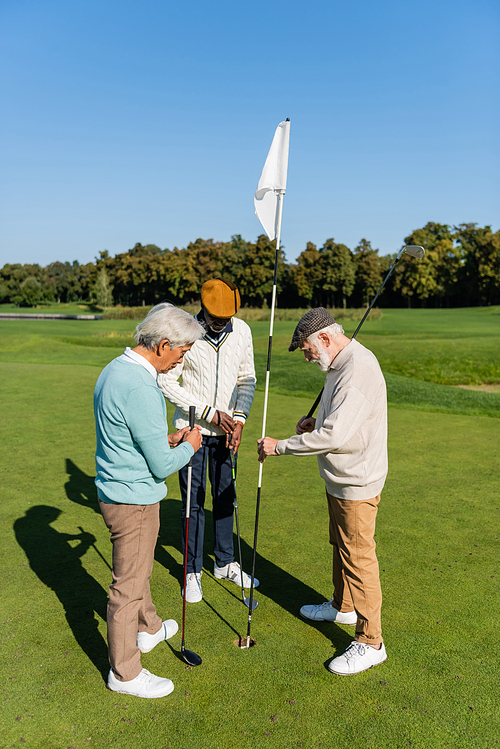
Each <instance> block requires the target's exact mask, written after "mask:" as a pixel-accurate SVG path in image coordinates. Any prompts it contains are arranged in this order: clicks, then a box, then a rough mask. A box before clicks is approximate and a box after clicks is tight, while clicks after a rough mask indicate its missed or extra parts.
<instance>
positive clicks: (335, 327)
mask: <svg viewBox="0 0 500 749" xmlns="http://www.w3.org/2000/svg"><path fill="white" fill-rule="evenodd" d="M343 332H344V328H343V327H342V325H340V324H339V323H338V322H335V323H333V324H332V325H328V326H327V327H326V328H321V330H318V331H316V333H311V335H310V336H309V338H308V339H307V340H308V342H309V343H310V344H311V345H312V346H315V345H316V343H317V341H318V336H319V334H320V333H329V335H331V337H332V338H336V337H337V336H338V335H340V333H343Z"/></svg>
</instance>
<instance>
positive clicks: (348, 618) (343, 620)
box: [299, 601, 358, 625]
mask: <svg viewBox="0 0 500 749" xmlns="http://www.w3.org/2000/svg"><path fill="white" fill-rule="evenodd" d="M299 613H300V615H301V616H303V617H304V619H310V620H311V621H313V622H335V623H336V624H350V625H353V624H356V622H357V621H358V615H357V614H356V612H355V611H337V609H336V608H334V606H332V602H331V601H325V602H324V603H318V605H317V606H302V608H301V609H300V612H299Z"/></svg>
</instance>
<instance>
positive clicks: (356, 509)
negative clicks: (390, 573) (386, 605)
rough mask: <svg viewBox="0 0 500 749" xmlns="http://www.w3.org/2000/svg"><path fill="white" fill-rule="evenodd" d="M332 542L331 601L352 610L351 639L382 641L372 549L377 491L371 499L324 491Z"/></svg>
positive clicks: (378, 586)
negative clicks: (354, 617) (353, 632)
mask: <svg viewBox="0 0 500 749" xmlns="http://www.w3.org/2000/svg"><path fill="white" fill-rule="evenodd" d="M326 496H327V499H328V511H329V514H330V543H331V544H332V546H333V587H334V596H333V605H334V607H335V608H336V609H337V610H338V611H356V613H357V615H358V621H357V624H356V635H355V639H356V640H357V641H358V642H364V643H368V644H369V645H378V644H379V643H381V642H382V628H381V621H380V613H381V609H382V590H381V587H380V577H379V568H378V561H377V555H376V553H375V540H374V538H373V537H374V535H375V520H376V517H377V508H378V504H379V502H380V494H379V495H378V496H377V497H374V499H366V500H352V499H339V498H338V497H333V496H332V495H331V494H328V492H327V493H326Z"/></svg>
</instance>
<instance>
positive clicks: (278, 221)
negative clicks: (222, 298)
mask: <svg viewBox="0 0 500 749" xmlns="http://www.w3.org/2000/svg"><path fill="white" fill-rule="evenodd" d="M284 194H285V190H280V191H279V194H278V205H277V211H276V254H275V256H274V277H273V293H272V298H271V321H270V323H269V344H268V347H267V369H266V385H265V389H264V412H263V415H262V438H264V437H265V436H266V420H267V401H268V398H269V376H270V373H271V351H272V346H273V328H274V309H275V307H276V287H277V281H278V260H279V251H280V240H281V217H282V214H283V196H284ZM263 467H264V464H263V463H259V482H258V485H257V503H256V507H255V531H254V539H253V557H252V581H251V583H250V599H249V604H248V626H247V641H246V645H245V646H244V647H246V648H249V647H250V629H251V626H252V603H253V588H254V585H253V583H254V579H255V558H256V555H257V535H258V531H259V512H260V493H261V489H262V469H263Z"/></svg>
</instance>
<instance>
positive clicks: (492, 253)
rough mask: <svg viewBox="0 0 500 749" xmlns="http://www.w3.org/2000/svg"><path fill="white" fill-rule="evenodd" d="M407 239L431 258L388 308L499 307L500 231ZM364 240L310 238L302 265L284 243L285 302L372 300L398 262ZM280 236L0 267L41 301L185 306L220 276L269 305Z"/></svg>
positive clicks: (27, 300)
mask: <svg viewBox="0 0 500 749" xmlns="http://www.w3.org/2000/svg"><path fill="white" fill-rule="evenodd" d="M404 242H405V244H419V245H422V246H423V247H425V250H426V254H425V257H424V258H423V260H415V259H414V258H412V257H409V256H404V259H402V260H401V261H400V262H399V263H398V265H397V266H396V269H395V271H394V273H393V274H392V276H391V278H390V279H389V282H388V284H387V285H386V287H385V288H384V292H383V295H381V297H380V305H381V306H437V307H441V306H475V305H488V304H500V232H499V231H497V232H492V230H491V227H490V226H485V227H479V226H478V225H477V224H472V223H471V224H460V225H459V226H454V227H451V226H448V225H446V224H436V223H432V222H431V223H428V224H427V225H426V226H425V227H423V228H422V229H417V230H415V231H414V232H412V233H411V234H410V235H409V236H408V237H405V240H404ZM394 258H395V255H385V256H380V255H379V253H378V250H376V249H374V248H372V246H371V243H370V242H369V241H367V240H366V239H362V240H361V241H360V243H359V244H358V246H357V247H355V248H354V250H351V249H349V247H347V246H346V245H345V244H339V243H337V242H335V240H334V239H327V240H326V241H325V243H324V244H323V246H322V247H320V248H317V247H316V246H315V245H314V244H312V243H310V242H308V243H307V246H306V249H305V250H303V252H301V253H300V255H299V257H298V258H297V261H296V262H295V263H287V262H286V261H285V255H284V253H283V251H282V250H280V252H279V263H278V304H279V305H280V306H281V307H303V306H308V305H310V306H329V307H342V306H343V307H346V306H350V307H361V306H364V305H367V304H368V303H369V302H370V299H372V298H373V295H374V294H375V292H376V291H377V289H378V288H379V286H380V284H381V283H382V280H383V278H384V276H385V274H386V272H387V271H388V269H389V268H390V266H391V264H392V263H393V261H394ZM274 259H275V243H274V242H270V241H269V240H268V238H267V237H266V236H265V235H261V236H260V237H259V238H258V239H257V242H255V243H253V242H247V241H245V240H244V239H243V238H242V237H241V236H239V235H236V236H234V237H232V238H231V241H230V242H214V241H213V240H212V239H208V240H203V239H197V240H196V241H195V242H191V243H190V244H189V245H188V246H187V247H186V248H183V249H178V248H174V249H173V250H168V249H165V250H161V249H160V248H159V247H157V246H156V245H142V244H139V243H138V244H136V245H135V247H133V248H132V249H130V250H128V251H127V252H123V253H120V254H118V255H116V256H115V257H110V255H109V253H108V252H107V251H104V252H101V253H100V255H99V258H96V261H95V263H87V264H86V265H80V264H79V263H78V262H77V261H76V260H75V261H74V262H73V263H69V262H65V263H62V262H55V263H51V264H50V265H47V266H46V267H44V268H43V267H41V266H39V265H20V264H7V265H5V266H4V267H3V268H2V269H1V270H0V302H4V303H5V302H11V303H13V304H18V305H30V306H32V305H35V304H39V303H41V302H42V303H43V302H44V301H58V302H71V301H92V300H93V301H95V302H96V303H97V304H99V305H100V306H103V307H106V306H110V305H111V304H112V303H114V304H121V305H123V306H141V305H151V304H156V303H157V302H159V301H162V300H164V299H169V300H171V301H172V302H174V303H177V304H182V303H187V302H192V301H195V300H196V299H197V298H198V297H199V291H200V287H201V285H202V283H203V282H204V281H205V280H207V279H208V278H212V277H214V276H223V277H226V278H228V279H231V280H232V281H234V282H235V283H236V284H237V285H238V287H239V289H240V293H241V297H242V301H243V304H244V305H247V306H255V307H262V306H265V305H266V304H269V303H270V300H271V292H272V284H273V269H274Z"/></svg>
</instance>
